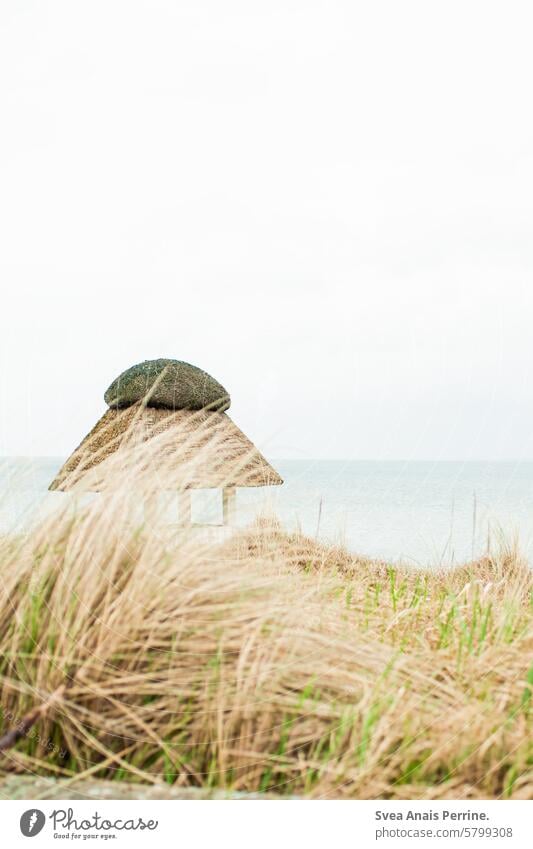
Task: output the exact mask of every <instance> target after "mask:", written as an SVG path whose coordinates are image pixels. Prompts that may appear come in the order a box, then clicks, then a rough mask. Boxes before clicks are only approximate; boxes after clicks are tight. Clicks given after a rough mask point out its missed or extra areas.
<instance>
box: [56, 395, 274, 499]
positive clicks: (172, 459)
mask: <svg viewBox="0 0 533 849" xmlns="http://www.w3.org/2000/svg"><path fill="white" fill-rule="evenodd" d="M148 441H150V449H151V450H150V452H148V453H147V452H146V451H145V449H146V444H147V442H148ZM143 456H145V457H146V456H149V462H150V464H152V467H154V468H155V470H156V471H157V473H158V474H159V475H160V477H161V488H163V489H167V488H172V487H173V486H174V485H175V486H176V487H178V486H179V487H180V488H184V489H192V488H195V489H200V488H206V489H207V488H220V487H235V486H239V487H246V486H272V485H276V484H281V483H283V481H282V479H281V477H280V476H279V475H278V473H277V472H276V471H275V470H274V469H273V468H272V466H271V465H270V464H269V463H268V462H267V460H265V458H264V457H263V455H262V454H261V453H260V452H259V451H258V450H257V448H256V447H255V445H254V444H253V443H252V442H251V441H250V440H249V439H248V438H247V437H246V436H245V435H244V433H242V431H241V430H239V428H238V427H237V425H236V424H235V423H234V422H233V421H232V420H231V419H230V417H229V416H228V415H227V414H226V413H220V412H209V411H206V410H198V411H192V410H167V409H162V408H155V407H146V406H144V404H143V403H142V402H140V403H137V404H133V405H132V406H130V407H126V408H124V409H110V410H107V412H106V413H104V415H103V416H102V418H101V419H100V420H99V421H98V422H97V423H96V425H95V426H94V428H93V429H92V430H91V431H90V433H88V434H87V436H86V437H85V439H84V440H83V442H82V443H81V444H80V445H79V446H78V448H76V450H75V451H74V452H73V453H72V454H71V456H70V457H69V458H68V460H67V461H66V462H65V463H64V465H63V466H62V468H61V469H60V471H59V472H58V474H57V476H56V477H55V479H54V480H53V481H52V483H51V484H50V487H49V489H51V490H61V491H67V490H70V489H72V488H74V487H76V488H77V489H81V490H87V491H92V492H99V491H101V490H104V489H110V488H113V487H116V486H117V485H120V477H121V474H120V473H121V472H122V471H124V474H126V472H127V471H128V467H130V468H131V467H132V466H134V465H135V464H136V463H137V464H139V463H141V464H142V458H143ZM117 469H118V470H119V472H120V473H119V474H118V475H117ZM169 481H172V484H169Z"/></svg>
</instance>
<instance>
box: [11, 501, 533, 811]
mask: <svg viewBox="0 0 533 849" xmlns="http://www.w3.org/2000/svg"><path fill="white" fill-rule="evenodd" d="M0 577H1V581H0V652H1V655H0V664H1V666H0V681H1V703H0V709H1V717H0V720H1V724H2V733H4V732H5V731H6V730H7V729H8V728H12V727H14V726H16V724H17V723H18V722H20V720H21V719H22V718H23V717H24V716H25V715H27V714H28V713H29V712H30V711H32V710H33V709H35V708H36V707H39V706H40V713H39V717H38V719H37V721H36V722H35V724H34V725H33V726H32V728H31V729H30V730H28V731H27V732H25V733H24V734H23V735H22V736H21V739H20V740H19V741H18V742H17V743H16V745H15V746H14V747H12V748H10V749H9V750H7V751H5V752H4V753H3V755H1V756H0V770H1V771H3V772H4V773H7V772H9V773H24V774H27V773H34V774H39V775H48V776H54V777H62V778H63V779H65V780H66V782H67V786H68V785H69V784H71V785H72V786H74V785H75V784H76V782H77V781H80V780H81V779H86V778H88V777H91V776H92V777H94V778H105V779H111V780H116V781H120V780H127V781H130V782H131V781H135V782H140V783H151V784H157V783H161V782H167V783H169V784H173V785H177V786H200V787H219V788H224V789H231V790H242V791H258V790H260V791H269V792H271V793H276V794H280V795H297V796H307V797H314V798H360V799H373V798H395V799H418V798H427V799H440V798H454V799H462V798H467V799H477V798H516V799H524V798H532V797H533V747H532V742H531V731H532V722H533V698H532V696H533V615H532V614H533V608H532V596H531V589H532V580H531V571H530V569H529V567H528V565H527V564H526V563H525V562H524V561H523V559H522V558H521V556H520V554H519V552H518V551H517V550H516V549H514V548H505V546H504V545H501V546H500V548H499V550H498V551H497V552H492V553H489V554H487V556H485V557H484V558H482V559H480V560H479V561H477V562H473V563H470V564H467V565H465V566H463V567H460V568H454V569H449V570H442V571H431V570H423V569H413V568H407V567H402V566H393V565H390V564H387V563H382V562H375V561H371V560H368V559H365V558H362V557H354V556H353V555H351V554H350V553H348V552H347V551H345V550H342V549H333V548H327V547H324V546H322V545H320V544H318V543H317V542H315V541H313V540H310V539H307V538H305V537H303V536H301V535H289V534H287V533H285V532H284V531H283V529H282V528H281V527H279V526H278V525H276V523H275V522H272V521H262V522H257V523H256V524H255V525H254V526H253V527H251V528H250V529H248V530H247V531H244V532H242V533H240V534H238V535H237V536H235V537H234V538H233V539H231V540H230V541H229V542H227V543H225V544H218V545H215V544H213V543H211V544H209V543H203V542H201V541H200V540H199V539H198V538H195V537H194V536H191V535H190V534H187V533H186V532H180V531H178V530H176V531H175V532H174V533H173V534H168V533H163V532H162V531H161V528H159V527H158V526H156V524H154V517H153V516H152V517H151V519H150V522H146V523H144V524H142V523H140V522H139V521H138V518H137V514H136V515H135V516H133V515H132V511H131V504H130V503H129V501H128V499H127V498H126V496H125V493H124V491H123V492H122V493H121V492H118V493H113V492H109V493H108V494H105V493H104V494H102V495H101V496H100V497H99V499H97V500H96V501H95V502H94V503H91V504H89V505H86V506H84V507H80V506H79V505H78V506H76V504H75V503H69V504H67V505H66V506H65V507H64V508H63V509H61V510H59V511H58V512H57V513H56V514H54V516H52V517H51V518H49V519H47V520H46V521H44V522H42V523H41V524H40V525H39V526H38V527H35V528H33V529H32V530H31V531H29V532H27V533H26V534H24V535H23V536H20V537H18V538H5V539H4V540H3V541H1V543H0ZM66 792H68V790H67V791H66Z"/></svg>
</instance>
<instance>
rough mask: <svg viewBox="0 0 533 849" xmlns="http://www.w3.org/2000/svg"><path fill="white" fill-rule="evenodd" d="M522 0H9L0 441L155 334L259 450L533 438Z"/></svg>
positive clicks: (59, 439)
mask: <svg viewBox="0 0 533 849" xmlns="http://www.w3.org/2000/svg"><path fill="white" fill-rule="evenodd" d="M530 8H531V7H530V3H528V2H512V0H505V2H497V3H493V2H487V0H482V2H481V1H480V2H471V0H460V2H454V0H447V2H446V3H428V2H427V0H421V2H410V0H403V2H401V3H399V2H397V0H390V2H384V1H383V0H382V1H381V2H380V0H365V2H357V0H345V2H335V0H320V2H313V0H301V2H300V1H298V2H296V0H283V2H278V0H268V2H254V0H242V2H236V0H225V2H219V0H212V2H208V0H190V2H186V0H169V1H168V2H161V1H160V0H144V2H139V0H124V2H117V0H104V2H98V0H91V2H90V3H82V2H75V1H73V0H65V2H61V0H54V2H51V0H50V2H46V0H44V2H43V0H35V2H29V0H2V3H1V5H0V115H1V116H2V131H1V134H0V239H1V249H0V278H1V284H2V296H1V302H0V309H1V313H0V315H1V317H0V352H1V374H0V453H2V454H24V455H31V454H36V455H62V454H67V453H68V452H70V450H71V449H72V448H73V447H74V446H75V445H77V444H78V442H79V441H80V440H81V438H82V437H83V436H84V435H85V433H86V432H87V430H88V429H89V428H90V427H91V426H92V425H93V423H94V422H95V420H96V419H97V418H98V416H99V415H101V413H102V412H104V410H105V405H104V402H103V393H104V390H105V389H106V388H107V385H108V384H109V383H110V382H111V380H112V379H113V378H115V377H116V375H117V374H118V373H119V372H120V371H122V370H123V369H124V368H126V367H128V366H129V365H132V364H133V363H135V362H139V361H140V360H143V359H150V358H154V357H159V356H166V357H176V358H178V359H184V360H187V361H189V362H192V363H194V364H196V365H199V366H200V367H202V368H204V369H206V370H207V371H210V372H211V373H212V374H213V375H214V376H215V377H216V378H217V379H218V380H220V381H221V382H222V383H223V384H224V385H225V386H226V387H227V388H228V389H229V391H230V393H231V395H232V398H233V404H232V410H231V411H230V415H232V416H233V418H234V419H235V420H236V422H237V423H238V424H239V425H240V426H241V427H242V428H243V429H244V430H245V432H246V433H247V434H248V435H249V436H250V437H251V438H252V439H254V441H256V442H257V443H258V444H260V445H261V446H262V447H263V448H264V449H265V450H266V452H267V454H268V455H269V456H272V457H349V458H354V459H357V458H362V459H369V458H413V459H418V458H420V459H423V458H441V459H454V458H459V459H471V458H474V459H476V458H493V459H501V458H526V457H527V458H533V386H532V382H531V379H530V373H531V367H532V362H533V338H532V325H533V285H532V284H533V278H532V270H533V239H532V235H533V233H532V225H533V111H532V109H531V81H532V79H533V51H532V50H531V32H532V23H533V17H532V14H531V13H530V11H529V9H530Z"/></svg>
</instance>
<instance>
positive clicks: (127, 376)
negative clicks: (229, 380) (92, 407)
mask: <svg viewBox="0 0 533 849" xmlns="http://www.w3.org/2000/svg"><path fill="white" fill-rule="evenodd" d="M104 400H105V402H106V404H108V406H109V407H111V408H121V407H130V406H131V405H132V404H135V403H137V402H138V401H143V403H144V404H145V405H146V406H148V407H163V408H165V409H169V410H204V409H207V410H217V411H219V412H222V411H224V410H227V409H229V406H230V403H231V401H230V396H229V393H228V392H227V391H226V389H224V387H223V386H222V385H221V384H220V383H219V382H218V381H217V380H215V378H214V377H211V375H210V374H207V372H205V371H203V370H202V369H200V368H197V367H196V366H193V365H191V364H190V363H185V362H182V361H180V360H168V359H158V360H145V361H144V362H142V363H138V364H137V365H134V366H131V368H129V369H126V371H123V372H122V374H120V375H119V376H118V377H117V378H116V379H115V380H114V381H113V383H112V384H111V385H110V386H109V388H108V389H107V391H106V393H105V395H104Z"/></svg>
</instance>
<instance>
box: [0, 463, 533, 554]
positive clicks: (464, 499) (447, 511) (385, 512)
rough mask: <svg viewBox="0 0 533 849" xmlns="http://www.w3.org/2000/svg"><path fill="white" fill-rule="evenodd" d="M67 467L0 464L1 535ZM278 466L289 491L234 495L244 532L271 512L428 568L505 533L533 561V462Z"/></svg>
mask: <svg viewBox="0 0 533 849" xmlns="http://www.w3.org/2000/svg"><path fill="white" fill-rule="evenodd" d="M62 462H63V458H50V457H47V458H31V459H29V458H4V459H3V460H1V461H0V495H1V497H0V531H2V532H5V531H6V530H11V529H14V528H20V527H21V526H23V525H24V524H27V523H29V522H31V521H33V520H34V519H35V518H36V517H38V516H42V515H44V514H46V513H49V512H53V510H54V509H56V508H57V507H58V506H59V505H60V504H62V503H64V499H66V498H68V497H69V496H68V495H65V494H63V493H57V492H52V493H50V492H47V487H48V484H49V483H50V481H51V480H52V478H53V477H54V475H55V473H56V472H57V470H58V469H59V467H60V466H61V464H62ZM272 464H273V466H274V467H275V468H276V469H277V470H278V471H279V473H280V474H281V476H282V477H283V479H284V484H283V485H282V486H277V487H263V488H257V489H239V490H237V512H236V515H237V523H238V524H239V525H246V524H247V523H249V522H251V521H253V519H254V518H255V516H256V515H257V514H259V513H265V512H270V513H275V514H276V515H277V516H278V518H279V519H280V520H281V521H282V523H283V524H284V525H285V526H286V527H287V528H288V529H296V528H299V529H301V530H302V531H303V532H304V533H306V534H309V535H310V536H312V537H316V538H318V539H320V540H323V541H324V542H327V543H333V544H337V543H340V544H343V545H346V546H347V547H348V548H349V549H351V550H352V551H354V552H357V553H359V554H364V555H368V556H370V557H376V558H386V559H388V560H393V561H407V562H411V563H417V564H424V565H429V566H435V565H441V564H453V563H459V562H462V561H464V560H467V559H469V558H471V557H473V556H476V555H479V554H481V553H482V552H483V551H485V550H486V548H487V545H490V544H493V543H494V541H495V540H496V539H498V538H499V537H500V536H501V535H502V534H503V535H504V536H505V537H506V538H507V539H508V540H511V539H513V538H514V537H515V536H518V538H519V543H520V546H521V549H522V551H523V552H524V554H526V556H528V557H529V559H530V561H533V462H430V461H426V462H407V461H394V462H391V461H383V462H381V461H379V462H378V461H353V460H331V461H330V460H283V459H281V460H275V459H274V460H272ZM204 495H205V496H206V497H207V495H208V494H207V493H204ZM201 498H202V493H199V494H198V495H196V496H195V503H194V505H193V509H194V511H196V514H197V516H201V514H202V505H201V503H199V501H198V499H200V501H201ZM211 512H212V511H211ZM207 513H209V509H207ZM193 515H194V514H193Z"/></svg>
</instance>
